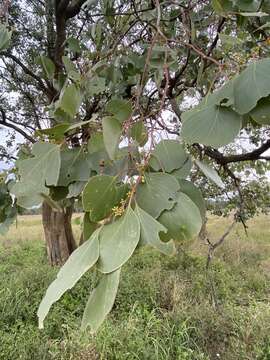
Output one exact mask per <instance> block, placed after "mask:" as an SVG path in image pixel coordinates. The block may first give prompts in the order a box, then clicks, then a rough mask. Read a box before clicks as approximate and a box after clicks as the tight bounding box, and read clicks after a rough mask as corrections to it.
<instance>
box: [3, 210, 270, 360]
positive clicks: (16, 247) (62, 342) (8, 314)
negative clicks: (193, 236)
mask: <svg viewBox="0 0 270 360" xmlns="http://www.w3.org/2000/svg"><path fill="white" fill-rule="evenodd" d="M228 224H229V220H225V219H217V218H212V219H211V220H210V223H209V233H210V237H211V239H212V240H213V241H214V240H215V239H218V237H219V236H220V235H221V234H222V233H223V231H224V230H225V229H226V227H227V226H228ZM74 228H75V233H76V235H77V237H78V236H79V226H78V225H77V224H76V223H75V222H74ZM248 234H249V236H248V237H246V235H245V233H244V231H243V229H242V228H241V226H240V225H239V226H237V227H236V228H235V229H234V231H233V232H232V233H231V234H230V236H229V237H228V239H227V240H226V241H225V243H224V244H223V246H222V247H220V248H218V249H217V252H216V254H215V257H214V259H213V261H212V263H211V268H210V270H209V271H208V272H206V270H205V261H206V254H207V247H206V246H205V245H204V244H202V243H201V242H200V241H196V242H194V243H192V244H190V245H189V246H185V247H184V248H180V250H179V253H178V255H177V256H176V257H174V258H168V257H165V256H161V255H159V254H158V253H156V252H155V251H152V250H150V249H143V250H138V251H137V252H136V253H135V255H134V256H133V258H132V259H131V260H130V261H129V262H128V263H127V264H126V265H125V267H124V269H123V271H122V277H121V284H120V288H119V292H118V295H117V299H116V303H115V306H114V309H113V311H112V313H111V314H110V316H109V317H108V319H107V321H106V322H105V323H104V325H103V326H102V327H101V329H100V331H99V332H98V334H97V335H96V336H93V335H91V334H90V333H89V332H87V331H86V332H85V333H81V332H80V331H79V326H80V319H81V316H82V313H83V309H84V305H85V303H86V301H87V297H88V295H89V293H90V291H91V289H92V288H93V286H94V284H95V281H96V274H95V273H94V272H91V273H89V274H86V276H84V277H83V278H82V279H81V280H80V281H79V283H78V284H77V285H76V286H75V288H74V289H72V290H71V291H69V292H68V293H67V294H65V295H64V296H63V298H62V299H61V301H59V302H58V303H57V304H55V305H54V306H53V309H52V311H51V312H50V314H49V316H48V318H47V319H46V321H45V329H44V330H43V331H40V330H38V328H37V317H36V311H37V307H38V305H39V302H40V300H41V298H42V296H43V295H44V292H45V290H46V288H47V286H48V285H49V284H50V282H51V281H52V280H53V279H54V277H55V275H56V272H57V269H53V268H51V267H49V266H48V264H47V260H46V254H45V245H44V243H43V240H42V239H43V238H42V236H43V235H42V228H41V223H40V217H38V216H24V217H21V218H20V219H19V222H18V225H17V228H16V227H15V226H14V227H13V228H11V229H10V231H9V233H8V234H7V235H6V236H5V237H2V238H0V273H1V280H0V359H1V360H2V359H3V360H17V359H22V360H42V359H44V360H51V359H55V360H62V359H63V360H71V359H74V360H77V359H82V360H96V359H100V360H101V359H104V360H135V359H136V360H137V359H139V360H193V359H194V360H214V359H222V360H255V359H257V360H270V307H269V304H270V291H269V274H270V241H269V235H270V228H269V218H267V217H266V216H260V217H257V218H256V219H253V220H252V221H250V223H249V232H248ZM214 300H215V301H214Z"/></svg>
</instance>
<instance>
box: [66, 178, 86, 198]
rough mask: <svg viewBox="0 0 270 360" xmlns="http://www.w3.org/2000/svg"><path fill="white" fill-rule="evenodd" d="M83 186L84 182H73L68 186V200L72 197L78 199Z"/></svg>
mask: <svg viewBox="0 0 270 360" xmlns="http://www.w3.org/2000/svg"><path fill="white" fill-rule="evenodd" d="M85 185H86V181H75V182H73V183H71V184H69V186H68V193H67V196H66V197H67V198H68V199H71V198H73V197H74V198H76V197H78V196H79V195H80V194H81V193H82V191H83V189H84V187H85Z"/></svg>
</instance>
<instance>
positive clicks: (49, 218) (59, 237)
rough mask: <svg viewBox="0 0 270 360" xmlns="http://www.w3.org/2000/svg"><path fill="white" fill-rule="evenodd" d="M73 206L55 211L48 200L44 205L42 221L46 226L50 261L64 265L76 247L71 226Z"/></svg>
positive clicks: (53, 263) (45, 231) (45, 232)
mask: <svg viewBox="0 0 270 360" xmlns="http://www.w3.org/2000/svg"><path fill="white" fill-rule="evenodd" d="M72 213H73V207H72V206H69V207H66V208H65V209H64V210H63V211H61V212H60V211H55V210H54V209H52V208H51V207H50V206H49V205H48V204H47V203H46V202H44V203H43V205H42V223H43V228H44V235H45V241H46V246H47V255H48V260H49V263H50V264H51V265H52V266H54V265H62V264H64V263H65V261H66V260H67V259H68V257H69V255H70V254H71V253H72V252H73V250H75V249H76V242H75V239H74V236H73V232H72V227H71V217H72Z"/></svg>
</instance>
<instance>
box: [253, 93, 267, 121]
mask: <svg viewBox="0 0 270 360" xmlns="http://www.w3.org/2000/svg"><path fill="white" fill-rule="evenodd" d="M249 115H250V116H251V117H252V119H253V120H254V121H256V123H258V124H260V125H270V97H267V98H263V99H261V100H259V102H258V104H257V105H256V107H255V108H254V109H252V110H251V112H250V113H249Z"/></svg>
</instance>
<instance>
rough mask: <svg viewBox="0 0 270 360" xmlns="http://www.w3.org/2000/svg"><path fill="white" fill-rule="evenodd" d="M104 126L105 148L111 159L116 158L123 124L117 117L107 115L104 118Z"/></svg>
mask: <svg viewBox="0 0 270 360" xmlns="http://www.w3.org/2000/svg"><path fill="white" fill-rule="evenodd" d="M102 128H103V139H104V144H105V148H106V150H107V152H108V155H109V157H110V159H111V160H114V158H115V153H116V150H117V148H118V144H119V140H120V135H121V132H122V128H121V125H120V124H119V122H118V120H117V119H115V118H113V117H110V116H106V117H104V118H103V119H102Z"/></svg>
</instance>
